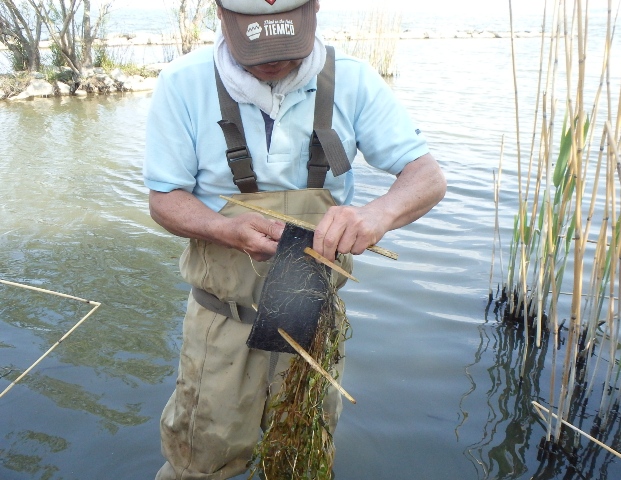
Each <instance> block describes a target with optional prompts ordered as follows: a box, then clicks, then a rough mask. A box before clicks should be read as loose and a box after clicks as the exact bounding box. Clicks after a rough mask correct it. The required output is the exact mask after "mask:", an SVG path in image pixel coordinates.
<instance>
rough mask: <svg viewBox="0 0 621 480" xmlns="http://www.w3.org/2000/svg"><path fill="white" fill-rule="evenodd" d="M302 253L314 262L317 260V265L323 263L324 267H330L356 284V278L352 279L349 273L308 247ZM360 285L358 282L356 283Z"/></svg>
mask: <svg viewBox="0 0 621 480" xmlns="http://www.w3.org/2000/svg"><path fill="white" fill-rule="evenodd" d="M304 253H306V254H307V255H310V256H311V257H313V258H314V259H315V260H317V261H318V262H319V263H323V264H324V265H326V266H328V267H330V268H331V269H332V270H335V271H337V272H338V273H340V274H341V275H345V276H346V277H347V278H349V279H350V280H353V281H354V282H358V279H357V278H356V277H354V276H353V275H352V274H351V273H349V272H348V271H346V270H343V269H342V268H341V267H339V266H338V265H337V264H336V263H333V262H331V261H330V260H328V259H327V258H326V257H324V256H323V255H319V254H318V253H317V252H316V251H315V250H313V249H312V248H310V247H306V248H305V249H304ZM358 283H360V282H358Z"/></svg>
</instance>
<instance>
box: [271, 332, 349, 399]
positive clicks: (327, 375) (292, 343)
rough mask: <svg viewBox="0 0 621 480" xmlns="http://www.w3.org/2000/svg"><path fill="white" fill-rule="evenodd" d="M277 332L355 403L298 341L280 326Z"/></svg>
mask: <svg viewBox="0 0 621 480" xmlns="http://www.w3.org/2000/svg"><path fill="white" fill-rule="evenodd" d="M278 333H280V335H281V336H282V338H284V339H285V340H286V341H287V343H288V344H289V345H291V346H292V347H293V349H294V350H295V351H296V352H298V353H299V354H300V355H301V356H302V358H303V359H304V360H306V361H307V362H308V364H309V365H310V366H311V367H313V369H315V370H316V371H317V372H318V373H320V374H321V375H323V377H324V378H325V379H326V380H327V381H328V382H330V383H331V384H332V385H334V387H335V388H336V389H337V390H338V391H339V392H341V394H342V395H343V396H344V397H345V398H347V400H349V401H350V402H351V403H356V400H354V397H352V396H351V395H350V394H349V393H347V391H346V390H345V389H344V388H343V387H341V385H340V384H339V383H338V382H337V381H336V380H334V378H332V375H330V374H329V373H328V372H326V371H325V370H324V369H323V368H322V367H321V365H319V364H318V363H317V362H316V361H315V359H314V358H313V357H311V356H310V355H309V354H308V352H307V351H306V350H304V349H303V348H302V347H301V346H300V344H298V342H296V341H295V340H294V339H293V338H291V336H290V335H289V334H288V333H287V332H285V331H284V330H283V329H282V328H279V329H278Z"/></svg>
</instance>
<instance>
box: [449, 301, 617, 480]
mask: <svg viewBox="0 0 621 480" xmlns="http://www.w3.org/2000/svg"><path fill="white" fill-rule="evenodd" d="M488 308H489V307H488ZM486 313H487V312H486ZM490 313H491V312H490ZM494 314H495V318H492V319H489V320H488V318H487V316H486V320H485V323H483V324H481V325H480V326H479V327H478V330H479V332H480V344H479V347H478V349H477V350H476V352H475V355H474V361H473V362H472V363H471V364H469V365H467V367H466V375H467V376H468V378H469V380H470V382H471V388H470V389H469V390H468V391H467V392H466V393H465V394H464V395H463V397H462V399H461V403H460V410H461V422H460V424H459V425H458V427H457V431H456V433H457V434H458V435H459V432H460V429H462V428H464V427H466V426H467V425H468V424H470V425H469V427H468V428H472V427H473V426H474V425H472V424H473V423H474V424H475V425H477V426H478V427H480V428H481V438H480V440H479V441H477V442H476V443H473V444H470V445H468V446H467V448H466V449H465V450H464V456H465V457H466V458H469V459H470V461H471V463H472V465H473V467H474V468H475V469H476V471H477V478H481V479H495V478H507V479H509V478H511V479H513V478H525V477H526V476H528V478H533V479H539V480H549V479H555V478H563V479H570V478H571V479H574V478H575V479H591V478H599V479H606V478H610V479H612V478H617V477H618V475H619V466H618V462H617V460H618V459H617V458H616V457H615V456H614V455H613V454H611V453H609V452H607V451H606V450H604V449H602V448H601V447H599V446H597V445H595V444H594V443H592V442H590V441H588V440H587V439H585V438H584V437H582V436H580V435H579V434H578V433H576V432H574V431H573V430H571V429H564V431H563V434H562V437H561V445H560V446H559V447H557V446H556V445H550V444H548V443H546V442H545V438H546V437H545V435H546V430H547V424H546V423H545V422H544V421H542V420H541V419H540V418H539V417H538V416H537V415H536V414H535V409H534V407H533V405H532V402H533V401H536V402H538V403H540V404H544V405H546V407H547V408H549V406H548V405H547V403H546V402H547V400H548V398H549V391H550V375H551V372H550V368H551V356H552V354H553V353H554V352H553V351H551V345H553V343H554V342H553V339H552V338H550V336H549V335H544V336H543V337H542V343H541V347H540V348H533V345H532V344H533V339H531V341H530V346H529V347H528V348H526V346H525V341H524V330H523V328H522V327H521V325H516V324H512V323H507V322H504V321H502V312H501V311H500V312H499V311H498V309H496V310H495V311H494ZM565 333H566V330H563V329H561V332H560V336H559V339H558V345H559V346H558V352H557V355H559V356H560V355H561V351H562V350H564V335H565ZM552 348H553V347H552ZM558 370H559V372H557V381H559V380H558V379H560V368H559V369H558ZM522 372H523V374H522ZM479 392H480V393H479ZM482 395H484V397H485V398H484V401H485V409H483V410H482V412H481V413H483V414H484V415H478V412H477V411H476V410H477V406H476V405H477V402H481V401H482V398H481V396H482ZM577 396H578V399H579V400H582V404H581V405H579V404H578V402H574V403H573V406H572V408H571V411H570V415H569V419H568V421H569V422H570V423H571V424H572V425H575V426H576V427H577V428H579V429H581V430H583V431H586V432H589V433H591V434H592V435H595V436H596V438H597V439H598V440H600V441H602V442H603V443H605V444H606V445H609V446H610V447H612V448H613V449H616V450H617V451H618V450H619V449H620V447H621V426H620V425H619V424H618V420H619V418H618V412H615V413H614V418H613V419H612V420H611V423H612V425H613V426H614V428H612V429H609V430H608V431H607V432H606V433H605V434H603V435H597V434H595V433H594V432H593V431H592V427H593V420H594V416H595V415H594V414H595V411H594V408H595V406H590V407H591V408H587V407H588V406H589V405H588V402H584V396H583V395H582V396H580V395H579V394H577ZM595 398H597V396H596V397H595ZM479 408H480V407H479ZM473 409H474V411H473Z"/></svg>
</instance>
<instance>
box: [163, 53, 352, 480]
mask: <svg viewBox="0 0 621 480" xmlns="http://www.w3.org/2000/svg"><path fill="white" fill-rule="evenodd" d="M330 63H331V65H330ZM326 70H327V75H328V77H330V75H331V77H330V78H328V80H327V82H328V83H330V82H331V84H332V94H333V86H334V52H333V50H332V52H331V54H330V51H329V50H328V59H327V60H326V67H325V68H324V71H322V73H321V74H320V76H319V78H318V92H317V96H316V106H315V124H314V130H315V131H314V132H313V141H311V147H310V148H311V159H310V160H309V180H308V183H309V186H310V187H315V188H307V189H303V190H286V191H275V192H258V191H257V190H258V188H256V175H254V172H253V171H252V159H251V158H250V156H249V154H248V149H247V148H246V145H245V139H244V136H243V127H242V123H241V116H240V115H239V107H238V106H237V104H235V105H234V106H232V105H231V104H230V102H233V101H232V100H230V102H228V103H227V100H226V99H225V98H224V99H223V97H224V96H227V97H228V93H226V91H225V90H224V89H223V88H221V87H222V85H221V82H220V80H219V78H218V79H217V83H218V85H219V87H218V90H219V95H220V102H221V110H222V115H223V118H224V119H223V120H222V121H221V122H220V125H221V126H222V129H223V132H224V134H225V137H226V139H227V145H228V147H229V148H228V150H227V160H228V161H229V165H231V171H232V173H233V177H234V182H235V184H236V185H237V186H238V187H239V188H240V190H241V191H242V192H243V193H241V194H237V195H235V198H237V199H239V200H243V201H244V202H248V203H252V204H254V205H258V206H261V207H264V208H268V209H271V210H275V211H278V212H281V213H284V214H286V215H289V216H292V217H295V218H298V219H300V220H303V221H306V222H309V223H313V224H317V223H318V222H319V221H320V220H321V218H322V217H323V215H324V213H325V212H326V211H327V209H328V208H329V207H330V206H333V205H334V204H335V203H334V200H333V198H332V195H331V194H330V192H329V191H328V190H325V189H323V188H321V187H322V186H323V180H324V179H325V175H326V172H327V170H328V169H329V168H332V169H333V170H337V171H340V172H341V173H342V171H343V169H345V171H346V170H347V169H348V168H351V167H350V165H349V161H348V160H347V156H346V155H345V152H344V151H342V149H343V147H342V144H341V143H340V140H338V136H336V132H334V130H332V132H333V133H334V136H336V140H337V141H338V146H335V144H334V136H333V135H332V134H331V133H326V132H327V131H328V130H331V121H332V120H331V112H332V104H333V96H332V99H329V105H330V107H329V111H330V114H329V115H327V114H325V112H323V111H322V112H321V113H320V115H318V111H317V110H318V109H324V110H325V109H326V106H325V105H326V100H325V95H322V96H321V98H320V92H321V89H322V87H321V85H322V84H324V85H325V82H326V74H324V72H325V71H326ZM216 76H217V73H216ZM323 88H324V90H325V88H326V86H324V87H323ZM327 88H328V90H330V85H329V84H328V85H327ZM222 90H224V92H223V91H222ZM328 97H329V92H328ZM229 99H230V97H229ZM233 103H234V102H233ZM234 107H237V109H236V111H235V108H234ZM231 111H232V113H231ZM318 116H319V117H321V118H320V119H319V123H320V124H319V125H318V119H317V117H318ZM326 118H328V121H329V126H328V127H327V128H326V127H325V122H326ZM322 121H323V122H324V124H323V125H321V122H322ZM235 130H237V132H235ZM227 131H228V132H229V133H227ZM231 131H232V132H233V134H231V133H230V132H231ZM322 138H323V139H326V140H323V141H322ZM236 143H237V144H236ZM323 143H325V145H323ZM322 145H323V146H322ZM338 147H340V149H341V151H342V152H341V153H337V154H336V155H335V154H334V153H333V152H331V151H330V150H335V151H336V150H338ZM324 152H325V153H324ZM341 154H342V155H343V156H344V158H345V160H347V168H346V167H345V166H343V165H340V166H337V167H334V166H333V165H332V162H331V161H330V159H331V158H334V157H335V156H336V157H337V158H338V157H339V156H340V155H341ZM339 161H340V162H341V163H342V161H343V159H342V157H340V160H337V162H336V163H335V165H339V164H338V162H339ZM311 164H312V165H311ZM335 173H336V172H335ZM251 192H256V193H251ZM245 212H248V210H247V209H246V208H244V207H241V206H239V205H236V204H231V203H227V204H226V205H225V206H224V207H223V208H222V210H220V212H219V213H220V214H222V215H224V216H227V217H233V216H236V215H239V214H241V213H245ZM341 264H342V266H343V268H345V269H346V270H348V271H351V266H352V259H351V255H346V256H344V258H343V259H342V262H341ZM269 267H270V262H253V261H252V260H251V258H250V257H249V256H248V255H247V254H245V253H243V252H240V251H238V250H235V249H232V248H227V247H223V246H221V245H218V244H215V243H212V242H208V241H204V240H197V239H192V240H190V242H189V245H188V247H187V248H186V250H185V251H184V253H183V255H182V256H181V259H180V269H181V275H182V276H183V278H184V279H185V281H186V282H188V283H189V284H190V285H191V286H192V293H191V294H190V296H189V299H188V307H187V313H186V316H185V319H184V322H183V345H182V348H181V354H180V361H179V373H178V377H177V384H176V389H175V392H174V393H173V395H172V396H171V398H170V400H169V401H168V403H167V404H166V407H165V408H164V412H163V414H162V418H161V425H160V426H161V437H162V453H163V454H164V456H165V457H166V459H167V462H166V463H165V464H164V466H163V467H162V468H161V469H160V471H159V472H158V474H157V477H156V479H158V480H169V479H177V480H182V479H183V480H197V479H204V480H206V479H210V480H213V479H218V480H220V479H226V478H231V477H233V476H235V475H239V474H240V473H243V472H244V471H246V470H247V468H248V462H249V461H250V459H251V457H252V452H253V449H254V447H255V445H256V443H257V441H258V438H259V429H260V428H261V427H262V426H265V425H266V422H267V413H268V412H267V405H268V404H269V399H270V398H271V395H273V394H275V393H277V392H278V389H279V388H280V384H281V383H282V376H281V375H279V374H280V373H281V372H283V371H284V370H286V369H287V368H288V366H289V363H290V360H291V357H292V356H291V355H290V354H279V355H277V356H276V355H273V354H271V353H270V352H266V351H263V350H255V349H249V348H248V347H247V346H246V339H247V338H248V335H249V333H250V330H251V326H252V322H253V320H254V316H255V315H256V312H255V311H254V309H253V308H252V305H253V304H258V302H259V298H260V295H261V288H262V286H263V282H264V280H265V277H266V275H267V272H268V270H269ZM331 281H332V282H334V283H335V284H336V285H338V286H339V287H340V286H342V285H343V284H344V283H345V281H346V278H345V277H343V276H341V275H337V274H333V275H332V279H331ZM341 354H342V355H343V354H344V352H341ZM343 363H344V362H343V360H341V361H340V362H339V363H338V364H337V365H336V371H337V373H338V376H337V378H339V379H340V378H341V377H342V372H343V367H344V365H343ZM323 408H324V412H325V413H326V414H327V415H328V421H327V423H328V425H329V428H330V431H334V428H335V427H336V423H337V420H338V416H339V414H340V411H341V409H342V403H341V397H340V394H339V393H338V392H337V391H336V389H333V388H331V390H330V392H329V393H328V395H327V396H326V398H325V400H324V403H323Z"/></svg>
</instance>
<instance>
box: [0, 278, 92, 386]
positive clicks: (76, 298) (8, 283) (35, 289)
mask: <svg viewBox="0 0 621 480" xmlns="http://www.w3.org/2000/svg"><path fill="white" fill-rule="evenodd" d="M0 284H4V285H11V286H14V287H20V288H25V289H27V290H34V291H36V292H41V293H48V294H50V295H56V296H57V297H63V298H69V299H71V300H77V301H79V302H84V303H88V304H89V305H93V308H92V309H91V311H90V312H88V313H87V314H86V315H85V316H84V317H82V319H81V320H80V321H79V322H78V323H76V324H75V325H74V326H73V327H72V328H71V329H70V330H69V331H68V332H67V333H65V334H64V335H63V336H62V337H61V338H60V340H58V341H57V342H56V343H55V344H54V345H52V346H51V347H50V348H49V349H48V351H47V352H45V353H44V354H43V355H41V356H40V357H39V359H38V360H37V361H36V362H34V363H33V364H32V365H31V366H30V367H28V368H27V369H26V371H24V373H22V374H21V375H20V376H19V377H17V378H16V379H15V380H14V381H13V383H11V384H10V385H9V386H8V387H6V388H5V389H4V391H2V393H0V398H2V397H3V396H4V395H5V394H6V393H8V391H9V390H11V389H12V388H13V387H14V386H15V385H16V384H17V383H19V381H20V380H22V379H23V378H24V377H25V376H26V375H28V373H30V372H31V371H32V369H34V368H35V367H36V366H37V365H39V363H41V362H42V361H43V359H45V357H47V356H48V355H49V354H50V353H52V351H53V350H54V349H55V348H56V347H57V346H58V345H60V344H61V343H62V342H63V341H64V340H65V339H66V338H67V337H68V336H69V335H71V334H72V333H73V332H74V331H75V329H76V328H78V327H79V326H80V325H82V323H84V321H85V320H86V319H87V318H88V317H90V316H91V315H92V314H93V313H95V310H97V309H98V308H99V307H100V306H101V303H99V302H93V301H91V300H85V299H83V298H79V297H73V296H71V295H65V294H64V293H58V292H53V291H51V290H44V289H42V288H37V287H30V286H28V285H22V284H20V283H14V282H8V281H6V280H0Z"/></svg>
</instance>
